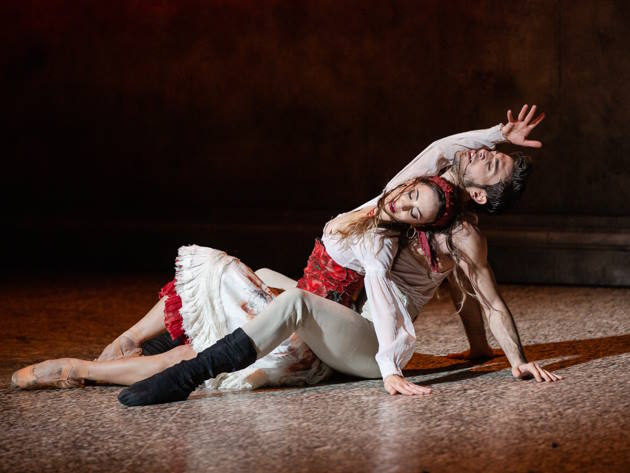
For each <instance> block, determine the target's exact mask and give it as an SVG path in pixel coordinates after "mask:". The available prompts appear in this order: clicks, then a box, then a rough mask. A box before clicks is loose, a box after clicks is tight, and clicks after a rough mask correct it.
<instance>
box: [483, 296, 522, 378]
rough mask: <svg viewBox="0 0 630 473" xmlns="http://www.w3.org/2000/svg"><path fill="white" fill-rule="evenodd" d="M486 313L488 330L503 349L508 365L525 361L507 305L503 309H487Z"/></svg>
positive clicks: (516, 364)
mask: <svg viewBox="0 0 630 473" xmlns="http://www.w3.org/2000/svg"><path fill="white" fill-rule="evenodd" d="M501 305H503V304H501ZM487 313H488V315H487V318H488V326H489V327H490V331H491V332H492V335H493V336H494V338H495V339H496V340H497V342H498V343H499V345H500V346H501V348H502V349H503V352H504V353H505V356H506V357H507V359H508V361H509V362H510V365H512V366H513V367H514V366H518V365H520V364H522V363H527V360H526V358H525V353H524V352H523V345H522V344H521V339H520V337H519V335H518V330H517V329H516V324H515V323H514V319H513V318H512V314H510V311H509V310H508V309H507V307H505V308H504V309H503V310H501V309H497V308H493V309H490V310H488V311H487Z"/></svg>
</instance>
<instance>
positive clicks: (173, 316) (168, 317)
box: [159, 279, 190, 343]
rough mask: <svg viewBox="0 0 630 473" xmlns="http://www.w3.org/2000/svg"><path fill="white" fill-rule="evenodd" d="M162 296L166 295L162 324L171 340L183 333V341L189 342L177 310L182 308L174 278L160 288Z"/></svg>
mask: <svg viewBox="0 0 630 473" xmlns="http://www.w3.org/2000/svg"><path fill="white" fill-rule="evenodd" d="M164 296H166V301H165V306H164V325H165V326H166V330H167V331H168V333H169V334H170V336H171V338H172V339H173V340H177V339H178V338H180V337H181V336H182V335H183V336H184V341H185V342H186V343H190V340H188V337H187V336H186V334H185V332H184V328H183V327H182V316H181V314H180V312H179V310H180V309H181V308H182V299H181V297H179V295H178V294H177V291H176V290H175V279H173V280H172V281H171V282H169V283H167V284H166V285H165V286H164V287H163V288H162V289H161V290H160V296H159V297H160V299H161V298H162V297H164Z"/></svg>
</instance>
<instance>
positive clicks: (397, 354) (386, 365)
mask: <svg viewBox="0 0 630 473" xmlns="http://www.w3.org/2000/svg"><path fill="white" fill-rule="evenodd" d="M372 237H374V238H372ZM381 243H382V247H381ZM397 248H398V242H397V240H396V239H392V238H387V237H385V236H383V235H380V234H375V233H368V234H367V235H365V236H364V238H362V241H361V242H360V243H359V244H357V245H355V246H353V251H354V253H355V255H356V257H357V259H359V260H360V261H361V262H362V264H363V267H364V269H365V279H364V284H365V292H366V294H367V299H368V304H370V314H371V316H372V322H373V323H374V329H375V331H376V337H377V338H378V344H379V348H378V353H377V354H376V362H377V363H378V366H379V369H380V371H381V375H382V377H383V379H385V378H386V377H387V376H389V375H392V374H397V375H400V376H402V368H404V366H405V365H406V364H407V362H409V360H410V359H411V357H412V355H413V351H414V347H415V341H416V334H415V330H414V327H413V321H412V319H411V315H410V314H409V312H408V310H407V308H406V306H405V304H404V303H403V301H401V300H400V299H399V298H398V297H396V295H395V292H394V290H393V288H392V285H393V282H392V280H391V279H390V269H391V267H392V264H393V261H394V257H395V255H396V251H397Z"/></svg>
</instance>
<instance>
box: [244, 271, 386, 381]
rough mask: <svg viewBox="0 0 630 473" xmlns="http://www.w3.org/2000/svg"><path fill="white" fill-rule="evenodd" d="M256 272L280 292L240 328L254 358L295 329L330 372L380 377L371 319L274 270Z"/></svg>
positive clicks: (260, 355) (269, 350)
mask: <svg viewBox="0 0 630 473" xmlns="http://www.w3.org/2000/svg"><path fill="white" fill-rule="evenodd" d="M256 274H257V275H258V276H259V277H260V278H261V279H262V280H263V281H264V282H265V284H267V285H268V286H272V287H278V288H281V289H284V290H285V291H284V292H283V293H282V294H280V295H279V296H278V297H276V298H275V299H274V300H273V301H272V302H271V303H269V304H268V305H267V307H266V308H265V309H264V310H263V311H262V312H261V313H259V314H258V315H257V316H256V317H255V318H253V319H252V320H250V321H249V322H247V323H246V324H245V325H243V327H242V329H243V330H244V331H245V333H247V335H248V336H249V337H250V338H251V339H252V341H253V342H254V345H255V346H256V350H257V351H258V356H259V357H262V356H265V355H266V354H268V353H269V352H271V351H272V350H273V349H274V348H275V347H276V346H278V345H279V344H280V343H281V342H282V341H283V340H285V339H286V338H287V337H289V336H290V335H291V334H292V333H293V332H296V333H297V334H298V335H299V336H300V338H301V339H302V340H303V341H304V342H305V343H306V344H307V345H308V346H309V347H310V348H311V350H313V352H314V353H315V355H317V357H318V358H319V359H321V360H322V361H323V362H324V363H326V364H327V365H329V366H331V367H332V368H334V369H335V370H337V371H339V372H341V373H345V374H349V375H353V376H359V377H362V378H379V377H380V376H381V374H380V370H379V368H378V365H377V363H376V360H375V358H374V356H375V355H376V352H377V351H378V340H377V338H376V333H375V331H374V326H373V325H372V322H370V321H369V320H367V319H365V318H363V317H361V315H359V314H358V313H356V312H355V311H353V310H352V309H350V308H348V307H345V306H343V305H341V304H338V303H336V302H333V301H331V300H328V299H324V298H323V297H320V296H316V295H315V294H312V293H310V292H307V291H304V290H302V289H297V288H295V285H296V282H295V281H294V280H292V279H290V278H288V277H286V276H284V275H282V274H280V273H277V272H275V271H272V270H269V269H262V270H258V271H256Z"/></svg>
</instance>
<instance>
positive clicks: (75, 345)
mask: <svg viewBox="0 0 630 473" xmlns="http://www.w3.org/2000/svg"><path fill="white" fill-rule="evenodd" d="M168 277H169V275H168V274H164V275H154V274H148V275H147V274H126V275H111V274H110V275H86V274H70V275H68V274H66V275H62V276H52V275H37V276H23V275H22V276H16V277H13V276H12V278H11V279H10V280H9V279H7V278H6V277H5V278H4V281H3V282H2V285H1V287H0V300H1V301H2V302H1V309H0V310H1V313H2V321H3V329H4V332H5V335H4V337H3V341H2V343H1V344H0V353H1V359H0V376H1V387H0V410H1V412H2V431H1V432H0V445H2V448H1V449H0V470H1V471H7V472H22V471H42V472H45V471H81V472H88V471H95V472H100V471H120V472H127V471H129V472H137V471H147V472H161V471H168V472H173V473H177V472H187V471H204V472H205V471H221V472H236V471H249V472H258V471H273V472H274V473H281V472H301V471H329V472H337V471H348V472H364V471H375V472H422V471H428V472H432V473H433V472H440V471H456V472H459V471H480V472H481V471H497V472H503V471H516V472H542V471H545V472H552V471H553V472H557V471H576V472H578V471H579V472H583V471H589V472H590V471H602V472H613V471H619V472H622V471H623V472H627V471H628V469H629V468H630V466H629V465H630V441H629V440H628V437H629V436H628V432H629V431H630V289H608V288H577V287H534V286H505V287H503V288H502V289H503V291H504V297H505V299H506V301H507V303H508V305H509V306H510V308H511V309H512V311H513V313H514V314H515V318H516V321H517V324H518V327H519V329H520V332H521V337H522V340H523V343H524V345H525V346H526V353H527V355H528V356H529V357H530V359H532V360H538V361H539V362H540V363H541V364H543V365H544V366H546V367H547V368H548V369H555V370H557V371H558V372H559V373H560V374H562V375H563V376H565V380H563V381H561V382H558V383H555V384H537V383H535V382H533V381H517V380H514V379H513V378H512V376H511V375H510V372H509V370H507V369H505V368H506V367H507V363H506V361H505V359H504V358H499V359H495V360H492V361H490V362H487V363H485V364H482V365H472V364H466V363H461V362H456V361H453V360H451V359H447V358H445V356H444V355H445V354H447V353H449V352H454V351H461V350H463V349H465V348H466V345H465V338H464V336H463V330H462V328H461V326H460V323H459V321H458V318H457V317H456V316H454V315H453V308H452V305H451V304H450V302H449V300H448V298H445V299H442V300H439V301H432V302H431V303H430V304H429V305H428V306H427V308H426V309H425V311H424V312H423V313H422V314H421V316H420V317H419V319H418V320H417V322H416V331H417V335H418V345H417V352H419V354H417V356H416V357H414V359H413V360H412V364H411V366H410V368H412V371H410V372H409V374H410V375H413V378H412V379H413V380H414V381H416V382H419V383H422V384H426V385H431V386H433V389H434V393H433V394H432V395H430V396H428V397H416V398H408V397H403V396H389V395H387V394H386V393H385V391H384V390H383V388H382V382H381V381H375V380H368V381H365V380H357V379H349V378H343V379H342V378H339V379H335V380H334V381H333V382H329V383H327V384H324V385H317V386H312V387H306V388H283V389H262V390H258V391H253V392H240V393H239V392H231V393H225V392H208V391H206V392H197V393H195V394H194V395H193V396H192V397H191V399H190V400H189V401H187V402H182V403H175V404H170V405H162V406H150V407H144V408H131V409H130V408H125V407H123V406H122V405H121V404H119V403H118V401H117V400H116V395H117V393H118V392H119V391H120V389H121V388H120V387H115V386H114V387H96V386H93V387H86V388H83V389H69V390H43V391H30V392H20V391H14V390H11V388H10V387H9V379H10V376H11V373H12V372H13V371H14V370H15V369H17V368H19V367H22V366H24V365H26V364H30V363H33V362H37V361H42V360H44V359H47V358H56V357H62V356H71V357H79V358H88V359H91V358H94V357H95V356H97V355H98V354H99V353H100V350H101V349H102V348H103V347H104V346H105V345H106V344H107V343H108V342H109V341H111V340H112V339H113V338H115V336H116V335H118V334H119V333H120V332H121V331H122V330H124V329H125V328H127V327H128V326H129V325H131V324H132V322H133V321H135V320H136V319H138V318H139V317H140V316H141V315H143V314H144V312H145V311H146V310H147V309H148V308H149V307H150V306H151V305H152V304H153V303H154V301H155V298H156V294H157V290H158V289H159V287H160V285H161V284H162V283H163V282H165V281H166V280H167V278H168Z"/></svg>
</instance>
